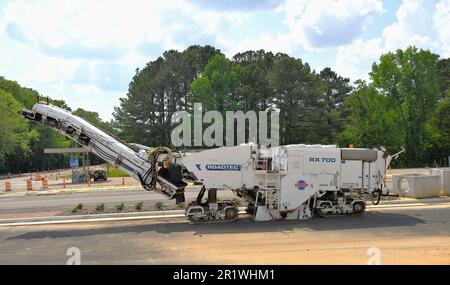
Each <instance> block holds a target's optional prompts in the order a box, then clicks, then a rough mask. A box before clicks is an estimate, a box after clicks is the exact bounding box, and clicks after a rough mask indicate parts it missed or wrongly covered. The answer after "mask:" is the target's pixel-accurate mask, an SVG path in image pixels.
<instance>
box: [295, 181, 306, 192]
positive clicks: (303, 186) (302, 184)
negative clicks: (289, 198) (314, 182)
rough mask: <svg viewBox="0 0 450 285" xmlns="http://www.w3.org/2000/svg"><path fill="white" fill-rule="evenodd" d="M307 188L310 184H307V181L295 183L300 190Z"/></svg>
mask: <svg viewBox="0 0 450 285" xmlns="http://www.w3.org/2000/svg"><path fill="white" fill-rule="evenodd" d="M306 186H308V184H306V182H305V180H303V179H301V180H299V181H297V183H295V187H297V189H298V190H305V188H306Z"/></svg>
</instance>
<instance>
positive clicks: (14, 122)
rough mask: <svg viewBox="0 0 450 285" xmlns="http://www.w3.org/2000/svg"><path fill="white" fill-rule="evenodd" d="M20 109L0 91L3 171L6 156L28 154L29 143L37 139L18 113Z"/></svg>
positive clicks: (8, 96) (1, 166) (0, 140)
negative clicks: (17, 153) (16, 153)
mask: <svg viewBox="0 0 450 285" xmlns="http://www.w3.org/2000/svg"><path fill="white" fill-rule="evenodd" d="M21 109H22V107H21V105H20V103H19V102H18V101H17V100H15V99H14V97H13V96H12V95H11V94H10V93H8V92H5V91H3V90H1V89H0V146H1V147H0V169H4V167H5V164H6V162H7V160H8V156H9V155H11V154H14V153H15V152H19V153H21V154H22V157H25V156H27V155H29V154H30V141H31V140H32V139H34V138H37V136H38V133H37V132H36V131H35V130H29V127H28V121H27V120H26V119H24V118H22V117H21V116H20V115H19V114H18V112H19V111H20V110H21Z"/></svg>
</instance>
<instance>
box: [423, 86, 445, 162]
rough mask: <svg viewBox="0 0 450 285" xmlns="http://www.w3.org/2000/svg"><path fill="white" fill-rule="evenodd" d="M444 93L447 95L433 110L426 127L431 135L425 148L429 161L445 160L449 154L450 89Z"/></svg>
mask: <svg viewBox="0 0 450 285" xmlns="http://www.w3.org/2000/svg"><path fill="white" fill-rule="evenodd" d="M446 94H447V97H446V98H445V99H444V100H442V101H441V102H440V103H439V105H438V106H437V108H436V110H435V111H434V113H433V115H432V118H431V121H430V124H429V125H428V129H427V130H428V134H429V136H430V137H431V141H429V145H428V149H427V153H428V154H429V160H430V161H432V160H438V161H439V160H440V159H444V160H447V157H448V156H450V89H449V90H447V93H446Z"/></svg>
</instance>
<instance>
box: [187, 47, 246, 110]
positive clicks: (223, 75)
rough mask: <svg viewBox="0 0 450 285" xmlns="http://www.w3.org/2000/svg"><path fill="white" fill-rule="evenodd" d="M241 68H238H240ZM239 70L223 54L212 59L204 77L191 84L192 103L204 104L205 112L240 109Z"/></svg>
mask: <svg viewBox="0 0 450 285" xmlns="http://www.w3.org/2000/svg"><path fill="white" fill-rule="evenodd" d="M238 67H239V66H237V68H238ZM237 68H233V67H232V65H231V62H230V61H229V60H228V59H227V58H226V57H225V56H224V55H222V54H218V55H215V56H214V57H212V58H211V59H210V60H209V62H208V64H207V65H206V67H205V72H204V73H203V74H202V76H201V77H200V78H198V79H196V80H194V81H193V82H192V84H191V90H192V93H193V95H192V97H191V98H190V102H192V103H194V102H202V103H203V109H204V110H205V111H209V110H215V111H219V112H220V113H221V114H225V111H234V110H238V109H239V107H238V106H239V105H238V101H237V87H238V83H239V81H238V77H237V71H236V69H237Z"/></svg>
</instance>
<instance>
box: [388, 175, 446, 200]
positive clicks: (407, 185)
mask: <svg viewBox="0 0 450 285" xmlns="http://www.w3.org/2000/svg"><path fill="white" fill-rule="evenodd" d="M392 184H393V191H394V194H399V195H400V196H401V197H410V198H427V197H436V196H439V194H440V192H441V177H440V175H438V174H431V175H427V174H402V175H393V176H392Z"/></svg>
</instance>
